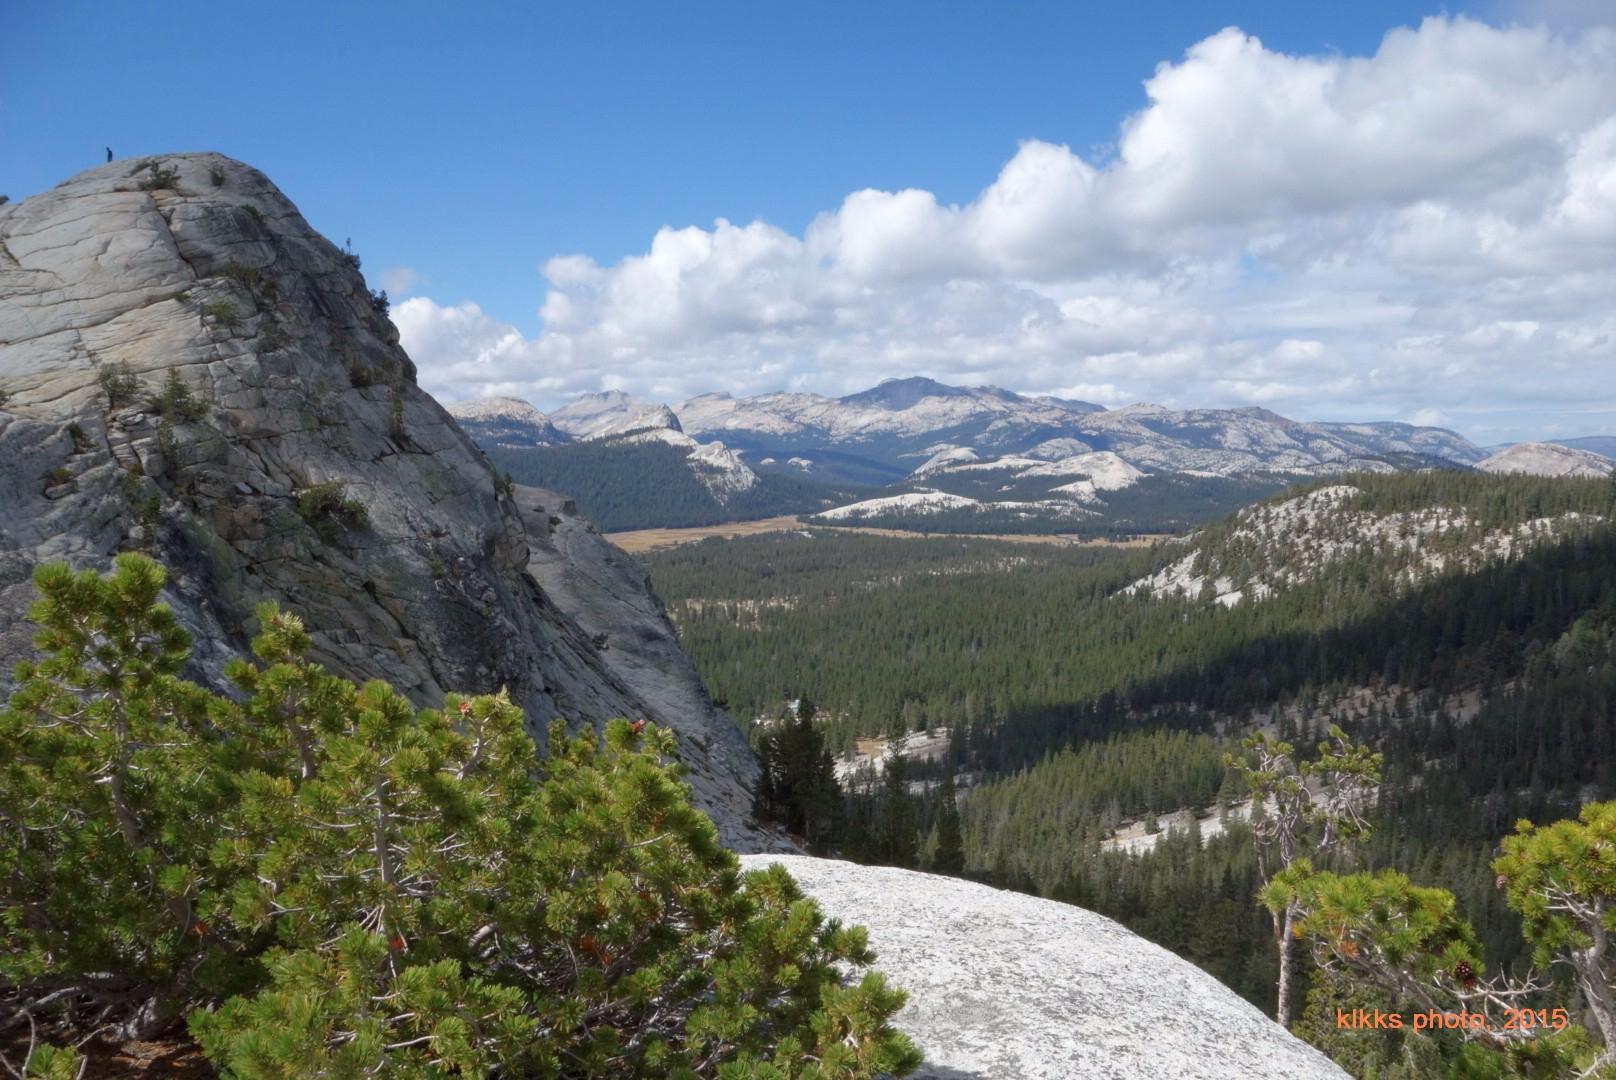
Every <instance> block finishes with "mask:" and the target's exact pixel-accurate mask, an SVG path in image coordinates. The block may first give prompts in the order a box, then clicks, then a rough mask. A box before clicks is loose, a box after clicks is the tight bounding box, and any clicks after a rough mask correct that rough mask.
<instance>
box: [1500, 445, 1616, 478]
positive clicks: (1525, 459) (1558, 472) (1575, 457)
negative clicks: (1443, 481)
mask: <svg viewBox="0 0 1616 1080" xmlns="http://www.w3.org/2000/svg"><path fill="white" fill-rule="evenodd" d="M1476 468H1478V469H1480V470H1481V471H1482V472H1490V473H1525V474H1527V475H1529V476H1581V477H1598V476H1609V475H1610V474H1611V473H1612V472H1613V471H1616V461H1612V460H1611V459H1610V458H1607V457H1605V456H1603V455H1601V454H1595V453H1593V452H1592V451H1589V450H1578V449H1575V448H1573V447H1570V446H1561V445H1559V444H1558V443H1540V442H1530V443H1516V444H1515V445H1514V446H1510V447H1506V448H1505V449H1503V450H1500V451H1499V452H1498V453H1496V454H1493V455H1492V456H1491V457H1489V458H1487V459H1485V460H1484V461H1479V462H1477V463H1476Z"/></svg>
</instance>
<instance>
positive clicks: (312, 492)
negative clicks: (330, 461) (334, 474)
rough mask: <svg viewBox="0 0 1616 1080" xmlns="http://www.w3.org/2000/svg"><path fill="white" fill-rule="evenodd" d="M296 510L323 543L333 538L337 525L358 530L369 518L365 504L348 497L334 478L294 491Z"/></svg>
mask: <svg viewBox="0 0 1616 1080" xmlns="http://www.w3.org/2000/svg"><path fill="white" fill-rule="evenodd" d="M297 513H298V516H299V517H301V518H302V519H303V520H304V521H306V522H308V523H309V524H310V525H312V526H313V527H314V530H315V532H317V533H319V534H320V536H321V538H322V539H324V540H325V541H326V542H327V543H329V542H331V541H332V540H333V539H335V538H336V535H337V526H339V525H347V526H349V527H351V528H356V529H362V528H364V527H365V525H366V524H367V523H368V522H369V520H370V514H369V512H368V511H367V510H366V509H365V504H364V503H362V502H360V501H359V500H358V499H352V498H349V497H348V492H347V489H346V488H344V487H343V486H342V485H341V484H339V483H337V482H336V481H335V480H328V481H326V482H325V483H323V484H314V485H311V486H310V487H306V488H304V489H303V490H302V491H300V492H298V493H297Z"/></svg>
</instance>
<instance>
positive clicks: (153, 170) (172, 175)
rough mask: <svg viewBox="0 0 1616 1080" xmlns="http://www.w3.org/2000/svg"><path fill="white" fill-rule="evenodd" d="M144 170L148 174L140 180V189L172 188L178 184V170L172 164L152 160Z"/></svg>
mask: <svg viewBox="0 0 1616 1080" xmlns="http://www.w3.org/2000/svg"><path fill="white" fill-rule="evenodd" d="M146 171H147V172H148V173H149V174H150V175H148V176H147V177H146V179H144V180H142V181H141V182H140V189H141V190H142V191H158V190H165V189H173V188H176V187H178V186H179V179H180V174H179V170H178V169H175V168H173V167H172V166H169V165H164V164H163V163H162V162H161V161H153V162H151V163H150V164H148V165H147V166H146Z"/></svg>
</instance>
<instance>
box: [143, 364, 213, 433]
mask: <svg viewBox="0 0 1616 1080" xmlns="http://www.w3.org/2000/svg"><path fill="white" fill-rule="evenodd" d="M147 406H148V407H149V408H150V409H151V411H152V412H154V413H156V414H158V415H159V416H161V417H163V419H165V420H174V421H178V422H181V423H184V422H188V421H193V420H200V419H202V417H203V416H204V415H205V414H206V413H207V407H206V406H205V405H203V404H202V401H201V399H199V398H198V397H197V396H196V394H195V393H194V392H193V391H192V390H191V388H190V387H189V386H187V385H186V383H185V380H184V379H182V378H180V373H179V371H177V370H176V369H174V368H169V369H168V377H167V378H166V379H165V380H163V392H162V393H160V394H154V395H152V397H151V398H150V400H149V401H148V402H147Z"/></svg>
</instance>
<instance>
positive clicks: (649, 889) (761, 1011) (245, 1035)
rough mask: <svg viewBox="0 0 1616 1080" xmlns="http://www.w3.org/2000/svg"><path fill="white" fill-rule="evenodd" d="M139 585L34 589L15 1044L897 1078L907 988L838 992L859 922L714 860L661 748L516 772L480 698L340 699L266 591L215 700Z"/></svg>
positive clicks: (7, 855)
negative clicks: (137, 1043) (184, 1019)
mask: <svg viewBox="0 0 1616 1080" xmlns="http://www.w3.org/2000/svg"><path fill="white" fill-rule="evenodd" d="M163 581H164V575H163V571H162V569H161V567H159V566H158V565H157V564H156V563H154V562H152V561H151V560H149V559H146V558H145V557H143V556H140V555H135V554H125V555H121V556H119V558H118V560H117V564H116V569H115V571H114V572H113V573H112V574H111V575H110V576H109V577H105V578H103V577H99V576H98V575H96V574H95V573H93V572H89V571H86V572H83V573H74V572H73V571H71V570H70V569H69V568H68V567H67V566H66V565H64V564H55V565H50V566H46V567H42V568H41V569H40V570H39V571H38V572H37V573H36V574H35V584H36V587H37V588H38V590H39V594H40V599H39V600H38V602H37V603H36V604H35V605H34V607H33V609H32V611H31V613H30V614H31V618H32V619H33V620H34V621H35V622H36V623H37V624H38V625H39V626H40V632H39V634H38V637H37V639H36V640H37V641H38V644H39V647H40V649H41V651H42V652H43V654H44V655H43V658H42V659H40V660H38V661H37V662H31V663H25V664H22V665H20V666H19V668H18V671H17V678H18V682H17V688H16V691H15V693H14V694H13V696H12V698H11V701H10V703H9V706H8V707H7V708H6V709H5V711H4V712H0V742H3V743H4V745H5V746H6V747H7V751H8V752H7V754H6V755H5V756H4V757H3V758H0V819H4V821H5V824H6V826H7V827H6V828H3V829H0V923H3V924H4V925H5V927H6V933H5V935H4V936H3V937H0V984H4V985H6V986H7V987H8V990H9V992H8V1001H7V1007H8V1008H14V1009H21V1010H22V1013H23V1015H24V1016H25V1017H27V1019H28V1021H29V1024H30V1027H31V1029H37V1030H39V1031H41V1032H42V1033H43V1034H44V1035H45V1036H47V1038H48V1039H49V1040H50V1041H53V1042H61V1041H64V1040H65V1039H66V1038H67V1037H68V1036H69V1035H70V1034H71V1033H72V1032H74V1031H80V1030H83V1029H84V1027H85V1026H87V1025H89V1024H90V1023H92V1022H93V1023H95V1024H98V1025H100V1024H117V1025H121V1026H122V1029H123V1031H124V1032H125V1034H142V1033H145V1032H147V1031H149V1030H150V1029H151V1027H152V1025H153V1024H154V1023H156V1022H158V1020H160V1018H163V1017H167V1016H171V1015H174V1014H175V1013H177V1012H186V1013H188V1014H189V1023H190V1027H191V1030H192V1032H193V1033H194V1035H195V1036H196V1038H197V1039H198V1041H199V1042H200V1043H201V1045H202V1047H203V1049H204V1050H205V1051H206V1053H207V1054H208V1056H209V1057H211V1058H212V1059H213V1060H214V1061H215V1062H216V1063H217V1064H218V1065H220V1066H221V1067H222V1068H224V1069H225V1070H227V1072H228V1074H229V1075H233V1076H238V1077H291V1076H331V1077H335V1076H361V1075H364V1076H386V1077H423V1078H424V1077H446V1076H450V1075H462V1076H474V1075H475V1076H486V1075H489V1074H490V1073H497V1074H498V1075H503V1076H513V1077H514V1076H547V1077H606V1076H669V1077H698V1076H700V1077H716V1076H720V1075H722V1076H724V1077H727V1078H743V1077H771V1078H783V1080H790V1078H798V1077H800V1078H805V1080H806V1078H831V1077H839V1078H850V1080H851V1078H862V1077H874V1076H877V1075H881V1074H893V1075H901V1074H903V1073H906V1072H908V1071H910V1070H912V1069H913V1068H914V1067H915V1066H916V1065H917V1064H918V1058H919V1055H918V1053H917V1052H916V1051H915V1049H914V1047H913V1046H912V1045H911V1044H910V1043H909V1041H908V1040H907V1039H906V1038H905V1037H904V1036H902V1035H901V1034H899V1033H897V1032H896V1031H894V1030H893V1029H892V1028H891V1026H890V1019H891V1017H892V1015H893V1013H894V1012H895V1011H896V1010H897V1009H898V1008H899V1007H900V1006H901V1004H902V1002H903V995H902V993H901V992H900V991H897V990H894V989H892V988H889V987H887V986H886V985H885V982H884V980H883V979H882V977H881V975H880V974H879V973H876V972H866V973H865V974H864V975H863V976H862V978H861V979H860V980H859V981H857V982H856V983H852V984H850V985H844V980H843V977H842V976H841V974H840V970H841V968H842V966H844V965H856V966H866V965H868V964H869V963H870V962H871V960H872V959H873V957H872V955H871V953H870V951H869V949H868V947H867V944H866V942H865V935H864V932H863V930H862V929H861V928H857V927H852V928H849V927H843V926H841V925H839V924H837V923H835V922H827V921H826V920H824V919H823V917H822V916H821V914H820V912H819V911H818V909H817V907H816V906H815V905H814V903H813V902H812V901H811V900H808V899H806V898H804V897H803V896H802V895H801V893H800V892H799V891H798V889H797V888H796V886H795V884H794V883H793V882H792V880H791V878H790V876H789V875H788V874H787V873H786V872H785V871H784V869H782V868H780V867H778V866H776V867H772V868H770V869H769V870H764V871H754V872H752V873H749V874H745V875H742V874H741V873H740V872H739V869H738V866H737V862H736V859H735V857H734V856H733V855H732V854H730V853H729V852H728V851H726V850H725V849H724V848H723V847H721V846H720V845H719V843H718V840H717V834H716V830H715V829H714V827H713V825H712V823H711V822H710V821H709V820H708V819H707V818H706V817H705V816H704V815H703V814H701V813H700V812H699V811H697V810H695V809H694V808H692V807H691V806H690V804H689V801H688V795H689V789H688V788H687V787H686V786H685V785H684V784H683V783H682V782H681V781H680V779H679V770H678V768H677V766H675V765H672V764H669V763H668V762H669V759H671V757H672V755H673V752H674V746H675V744H674V740H673V738H672V735H671V733H669V732H667V731H663V730H659V729H657V728H655V727H643V726H642V725H635V726H633V727H631V726H630V725H629V724H628V723H626V722H625V721H621V720H618V721H613V722H612V723H611V724H609V725H608V727H607V731H606V736H605V741H604V744H601V743H600V742H598V741H597V740H596V739H595V737H594V736H592V735H585V736H582V737H576V738H568V737H567V736H566V734H565V731H564V729H563V728H562V726H561V725H560V724H559V723H558V724H556V725H555V726H554V727H553V728H552V730H551V734H550V744H549V745H550V751H551V753H550V756H549V757H548V758H546V759H544V760H543V761H541V762H538V763H537V765H535V759H534V746H533V743H532V740H531V739H529V737H528V736H527V734H526V733H525V731H524V729H523V715H522V712H521V710H520V709H519V708H517V707H516V706H515V705H513V704H512V703H511V701H510V700H509V698H507V697H506V696H505V695H504V694H500V695H485V696H481V697H475V698H466V697H461V696H459V695H453V694H451V695H449V697H448V698H447V699H446V700H445V702H444V706H443V708H442V709H441V710H424V711H422V710H417V709H415V708H414V707H413V706H411V705H410V704H409V702H407V701H406V700H405V699H404V698H403V697H402V696H401V695H400V694H398V693H397V692H396V691H395V690H393V689H392V688H391V687H389V686H388V685H386V684H385V683H381V682H371V683H368V684H366V685H365V686H364V687H358V686H355V685H353V684H352V683H349V682H347V681H345V680H342V679H338V678H335V677H333V676H331V675H329V674H327V673H326V672H325V671H324V670H323V669H322V668H321V667H320V666H319V665H317V664H312V663H310V662H309V661H308V660H307V659H306V658H305V654H306V652H307V650H308V648H309V646H310V638H309V635H308V633H307V632H306V631H305V630H304V628H303V626H302V624H301V622H300V621H299V620H298V619H297V618H295V617H293V616H291V615H289V614H286V613H284V612H282V611H280V610H279V609H278V608H277V607H276V606H275V605H274V604H272V603H269V604H265V605H263V606H261V607H260V608H259V611H258V619H259V625H260V631H261V632H260V634H259V636H258V637H257V639H256V640H255V641H254V643H253V652H254V655H255V657H256V659H257V662H256V663H248V662H246V661H239V660H238V661H236V662H234V663H233V664H232V665H231V666H230V668H229V670H228V675H229V678H230V679H231V681H232V683H233V684H234V688H235V695H234V696H232V697H226V696H223V695H219V694H215V693H212V692H210V691H208V690H204V689H202V688H201V687H198V686H196V685H193V684H191V683H189V682H186V681H185V680H183V679H181V678H180V677H179V673H180V671H181V670H182V668H183V666H184V665H185V663H186V662H187V659H188V655H189V650H188V645H189V642H188V639H187V637H186V635H185V632H184V631H183V630H182V629H181V628H180V627H179V626H178V624H177V622H176V621H175V618H174V616H173V614H172V613H171V612H170V611H169V610H168V609H167V608H166V607H165V606H163V605H162V604H160V603H158V602H157V597H158V594H159V591H160V590H161V588H162V585H163ZM642 727H643V730H637V729H640V728H642ZM66 986H73V987H77V988H78V992H76V993H72V994H57V993H55V990H56V989H59V988H62V987H66ZM54 1054H55V1055H59V1056H60V1057H61V1060H62V1062H63V1063H64V1064H63V1065H62V1067H63V1068H64V1069H70V1068H71V1067H72V1066H73V1061H72V1058H71V1052H70V1051H55V1052H54ZM51 1067H52V1068H56V1065H55V1064H52V1066H51Z"/></svg>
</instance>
